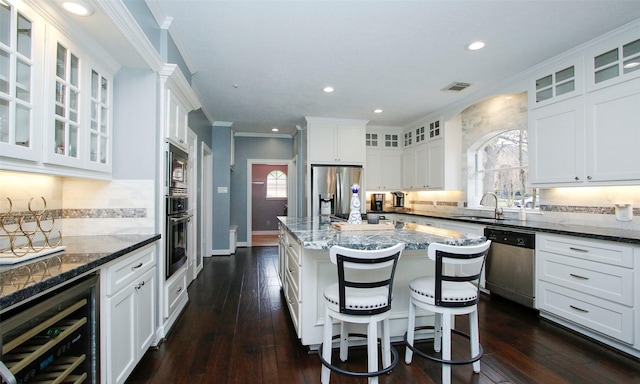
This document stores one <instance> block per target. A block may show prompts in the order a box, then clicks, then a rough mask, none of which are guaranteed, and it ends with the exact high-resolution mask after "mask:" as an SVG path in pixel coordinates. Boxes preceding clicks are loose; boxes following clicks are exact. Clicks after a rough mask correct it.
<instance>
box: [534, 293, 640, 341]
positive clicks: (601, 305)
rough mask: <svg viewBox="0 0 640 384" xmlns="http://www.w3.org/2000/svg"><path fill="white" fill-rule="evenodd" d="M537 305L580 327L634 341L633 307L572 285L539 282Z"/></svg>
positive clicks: (618, 338) (542, 309) (622, 339)
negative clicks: (579, 289) (598, 296)
mask: <svg viewBox="0 0 640 384" xmlns="http://www.w3.org/2000/svg"><path fill="white" fill-rule="evenodd" d="M536 300H537V302H538V308H539V309H540V310H541V311H546V312H549V313H552V314H554V315H556V316H559V317H562V318H565V319H567V320H569V321H571V322H574V323H576V324H578V325H580V326H582V327H586V328H589V329H591V330H593V331H596V332H599V333H602V334H604V335H606V336H609V337H612V338H615V339H617V340H620V341H622V342H625V343H629V344H633V342H634V340H633V334H634V330H633V327H634V324H633V309H632V308H629V307H626V306H624V305H620V304H616V303H612V302H610V301H607V300H602V299H599V298H597V297H593V296H590V295H586V294H583V293H580V292H576V291H573V290H571V289H568V288H565V287H561V286H558V285H555V284H550V283H547V282H545V281H540V282H538V297H537V298H536Z"/></svg>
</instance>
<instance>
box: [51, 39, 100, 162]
mask: <svg viewBox="0 0 640 384" xmlns="http://www.w3.org/2000/svg"><path fill="white" fill-rule="evenodd" d="M46 42H47V48H48V50H47V55H48V57H47V60H45V63H46V66H47V70H46V72H45V73H46V85H47V86H46V87H45V89H46V95H47V97H46V98H45V100H46V101H47V102H46V103H45V106H46V109H45V111H46V114H45V124H44V127H45V130H44V138H45V142H44V151H43V154H44V159H43V160H44V162H45V163H49V164H56V165H63V166H68V167H76V168H83V169H86V170H92V171H102V172H111V164H112V162H111V131H112V124H111V117H112V108H111V105H112V92H111V84H112V83H113V80H112V76H111V73H110V72H109V71H107V70H105V69H103V68H101V67H100V66H98V65H97V63H95V62H92V60H91V58H90V57H88V56H87V55H85V54H84V53H83V52H82V50H81V49H80V48H79V47H77V46H76V45H74V44H73V43H72V42H71V41H69V40H67V39H65V38H64V36H63V35H62V34H60V33H57V32H55V31H51V32H49V33H48V34H47V39H46Z"/></svg>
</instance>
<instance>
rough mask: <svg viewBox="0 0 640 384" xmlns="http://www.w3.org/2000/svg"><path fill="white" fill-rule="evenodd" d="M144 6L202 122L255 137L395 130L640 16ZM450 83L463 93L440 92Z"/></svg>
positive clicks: (573, 5)
mask: <svg viewBox="0 0 640 384" xmlns="http://www.w3.org/2000/svg"><path fill="white" fill-rule="evenodd" d="M146 1H147V3H148V4H149V5H150V7H151V8H152V10H154V14H155V15H156V17H157V18H158V17H159V16H162V15H164V16H166V17H171V18H173V20H172V21H171V25H170V29H169V30H170V32H171V34H172V36H173V37H174V39H175V40H176V42H177V44H178V47H179V49H180V50H181V52H182V54H183V55H184V56H185V58H186V61H187V63H188V64H189V66H190V69H191V71H192V72H193V86H194V88H195V89H196V92H197V93H198V94H199V95H200V97H201V102H202V104H203V109H204V110H205V111H206V113H207V114H208V116H209V117H210V118H212V119H214V120H216V121H226V122H233V127H234V129H235V130H236V132H254V133H271V128H273V127H277V128H279V129H280V133H292V132H294V131H295V129H296V128H295V126H296V124H302V123H303V121H304V116H319V117H339V118H354V119H366V120H369V121H370V122H369V124H370V125H385V126H404V125H407V124H410V123H412V122H415V121H416V120H418V119H420V118H422V117H424V116H426V115H428V114H429V113H430V112H432V111H434V110H437V109H439V108H442V107H443V106H446V105H448V104H450V103H453V102H456V101H457V100H459V99H461V98H466V97H469V96H472V95H473V94H474V93H481V92H482V91H483V90H486V89H487V88H488V87H491V86H494V85H495V84H496V83H498V82H500V81H503V80H504V79H505V78H507V77H509V76H512V75H514V74H517V73H520V72H522V71H524V70H526V69H529V68H531V67H533V66H534V65H536V64H538V63H540V62H542V61H545V60H546V59H549V58H551V57H553V56H556V55H558V54H561V53H563V52H565V51H566V50H568V49H570V48H573V47H575V46H577V45H579V44H582V43H584V42H586V41H588V40H591V39H593V38H595V37H597V36H599V35H601V34H603V33H605V32H608V31H610V30H612V29H615V28H617V27H619V26H622V25H624V24H626V23H628V22H630V21H632V20H635V19H638V18H640V1H638V0H632V1H615V0H606V1H558V0H556V1H524V0H510V1H482V0H475V1H464V0H454V1H444V0H440V1H437V0H426V1H211V0H210V1H196V0H146ZM167 20H168V19H165V20H160V21H162V22H164V21H167ZM474 40H483V41H485V42H486V44H487V45H486V48H484V49H483V50H481V51H476V52H472V51H468V50H466V49H465V45H466V44H468V43H470V42H472V41H474ZM453 81H461V82H468V83H471V84H472V85H471V87H469V88H468V89H466V90H464V91H462V92H460V93H451V92H442V91H441V89H442V88H443V87H445V86H446V85H448V84H449V83H451V82H453ZM326 85H331V86H333V87H335V89H336V91H335V92H334V93H332V94H325V93H323V92H322V88H323V87H324V86H326ZM236 86H237V87H236ZM523 91H524V89H523ZM375 108H381V109H383V113H381V114H374V113H373V112H372V111H373V109H375Z"/></svg>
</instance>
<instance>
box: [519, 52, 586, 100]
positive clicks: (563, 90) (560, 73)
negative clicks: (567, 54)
mask: <svg viewBox="0 0 640 384" xmlns="http://www.w3.org/2000/svg"><path fill="white" fill-rule="evenodd" d="M583 84H584V81H583V66H582V60H580V59H579V58H574V59H572V60H568V61H563V62H561V63H559V64H557V65H555V66H554V67H552V68H546V69H544V70H542V71H540V72H538V73H537V74H536V75H534V76H533V77H532V80H531V82H530V86H529V92H528V95H529V110H533V109H536V108H539V107H544V106H546V105H550V104H553V103H557V102H559V101H563V100H567V99H570V98H572V97H576V96H579V95H581V94H582V91H583Z"/></svg>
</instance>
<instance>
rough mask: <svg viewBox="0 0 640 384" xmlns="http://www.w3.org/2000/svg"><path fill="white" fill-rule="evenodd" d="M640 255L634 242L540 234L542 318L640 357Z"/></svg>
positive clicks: (538, 273)
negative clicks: (639, 324)
mask: <svg viewBox="0 0 640 384" xmlns="http://www.w3.org/2000/svg"><path fill="white" fill-rule="evenodd" d="M638 256H640V252H639V248H638V247H635V246H633V245H630V244H623V243H618V242H610V241H601V240H591V239H583V238H576V237H570V236H560V235H550V234H538V235H537V237H536V276H537V279H538V284H537V292H536V302H537V305H538V309H539V310H540V314H541V316H543V317H546V318H549V319H551V320H554V321H557V322H559V323H561V324H563V325H565V326H568V327H569V328H572V329H574V330H576V331H578V332H581V333H584V334H586V335H588V336H591V337H594V338H596V339H598V340H600V341H602V342H604V343H607V344H609V345H613V346H615V347H617V348H622V349H623V350H626V351H627V352H630V353H633V354H635V355H636V356H638V355H639V354H640V340H638V337H637V334H638V329H637V325H636V324H635V323H637V320H635V317H636V316H637V311H638V309H639V307H638V305H639V302H640V300H639V298H638V292H639V288H640V284H639V282H638V275H639V273H638V266H637V265H636V264H637V263H636V261H637V259H638ZM630 348H631V349H630Z"/></svg>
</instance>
